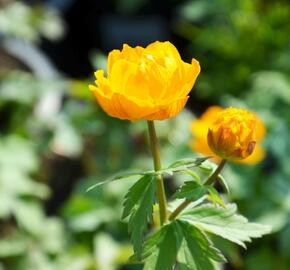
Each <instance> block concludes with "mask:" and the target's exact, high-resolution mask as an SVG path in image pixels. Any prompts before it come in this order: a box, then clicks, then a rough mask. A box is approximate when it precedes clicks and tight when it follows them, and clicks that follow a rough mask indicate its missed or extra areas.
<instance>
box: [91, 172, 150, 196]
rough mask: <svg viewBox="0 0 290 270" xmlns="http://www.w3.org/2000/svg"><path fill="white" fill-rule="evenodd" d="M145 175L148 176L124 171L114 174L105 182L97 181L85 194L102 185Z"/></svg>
mask: <svg viewBox="0 0 290 270" xmlns="http://www.w3.org/2000/svg"><path fill="white" fill-rule="evenodd" d="M147 174H150V173H147V172H131V171H130V172H128V171H126V172H120V173H116V174H114V175H112V176H110V177H109V178H107V179H106V180H104V181H98V183H96V184H94V185H92V186H90V187H89V188H87V190H86V192H89V191H91V190H93V189H95V188H96V187H99V186H102V185H104V184H108V183H110V182H113V181H117V180H121V179H126V178H130V177H133V176H141V175H147Z"/></svg>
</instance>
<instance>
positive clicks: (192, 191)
mask: <svg viewBox="0 0 290 270" xmlns="http://www.w3.org/2000/svg"><path fill="white" fill-rule="evenodd" d="M207 192H208V190H207V188H206V187H204V186H202V185H200V184H198V183H197V182H194V181H188V182H185V183H184V185H183V186H181V187H180V189H179V190H177V192H176V193H175V194H174V197H175V198H178V199H183V198H184V199H187V200H191V201H196V200H198V199H199V198H201V197H202V196H204V195H205V194H207Z"/></svg>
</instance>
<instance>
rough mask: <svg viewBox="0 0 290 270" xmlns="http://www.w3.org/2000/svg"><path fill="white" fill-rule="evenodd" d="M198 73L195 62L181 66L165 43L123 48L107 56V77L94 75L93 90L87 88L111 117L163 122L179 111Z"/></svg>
mask: <svg viewBox="0 0 290 270" xmlns="http://www.w3.org/2000/svg"><path fill="white" fill-rule="evenodd" d="M199 72H200V66H199V63H198V61H196V60H195V59H192V62H191V64H188V63H185V62H183V61H182V60H181V58H180V55H179V53H178V51H177V49H176V48H175V47H174V46H173V45H172V44H171V43H170V42H168V41H167V42H159V41H156V42H154V43H152V44H150V45H148V46H147V47H146V48H142V47H139V46H137V47H135V48H132V47H130V46H128V45H126V44H125V45H124V46H123V49H122V51H119V50H113V51H111V52H110V53H109V56H108V74H107V77H105V76H104V71H103V70H98V71H96V72H95V76H96V81H95V83H96V86H94V85H90V86H89V88H90V90H91V91H92V92H93V94H94V95H95V97H96V99H97V101H98V103H99V104H100V106H101V107H102V108H103V110H104V111H105V112H106V113H107V114H109V115H110V116H112V117H117V118H120V119H128V120H139V119H146V120H163V119H167V118H171V117H173V116H175V115H176V114H178V113H179V112H180V111H181V110H182V109H183V107H184V106H185V104H186V102H187V99H188V97H189V96H188V93H189V92H190V90H191V89H192V87H193V85H194V83H195V80H196V78H197V76H198V74H199Z"/></svg>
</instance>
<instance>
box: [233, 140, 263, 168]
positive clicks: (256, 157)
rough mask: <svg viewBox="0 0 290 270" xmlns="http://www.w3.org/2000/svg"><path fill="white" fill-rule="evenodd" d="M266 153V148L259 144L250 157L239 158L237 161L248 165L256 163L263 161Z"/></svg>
mask: <svg viewBox="0 0 290 270" xmlns="http://www.w3.org/2000/svg"><path fill="white" fill-rule="evenodd" d="M265 155H266V152H265V150H264V149H263V148H262V146H261V145H260V144H257V145H256V146H255V149H254V151H253V153H252V154H251V155H250V156H249V157H247V158H245V159H242V160H238V161H237V162H239V163H242V164H247V165H255V164H257V163H259V162H260V161H262V160H263V159H264V158H265Z"/></svg>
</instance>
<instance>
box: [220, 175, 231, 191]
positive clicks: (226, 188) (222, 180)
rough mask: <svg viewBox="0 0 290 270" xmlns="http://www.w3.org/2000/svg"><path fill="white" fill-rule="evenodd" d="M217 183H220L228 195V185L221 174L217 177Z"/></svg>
mask: <svg viewBox="0 0 290 270" xmlns="http://www.w3.org/2000/svg"><path fill="white" fill-rule="evenodd" d="M218 181H219V182H220V183H221V185H222V186H223V188H224V190H225V191H226V192H227V193H228V194H229V193H230V188H229V185H228V183H227V181H226V179H225V178H224V177H223V176H222V175H221V174H220V175H219V176H218Z"/></svg>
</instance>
